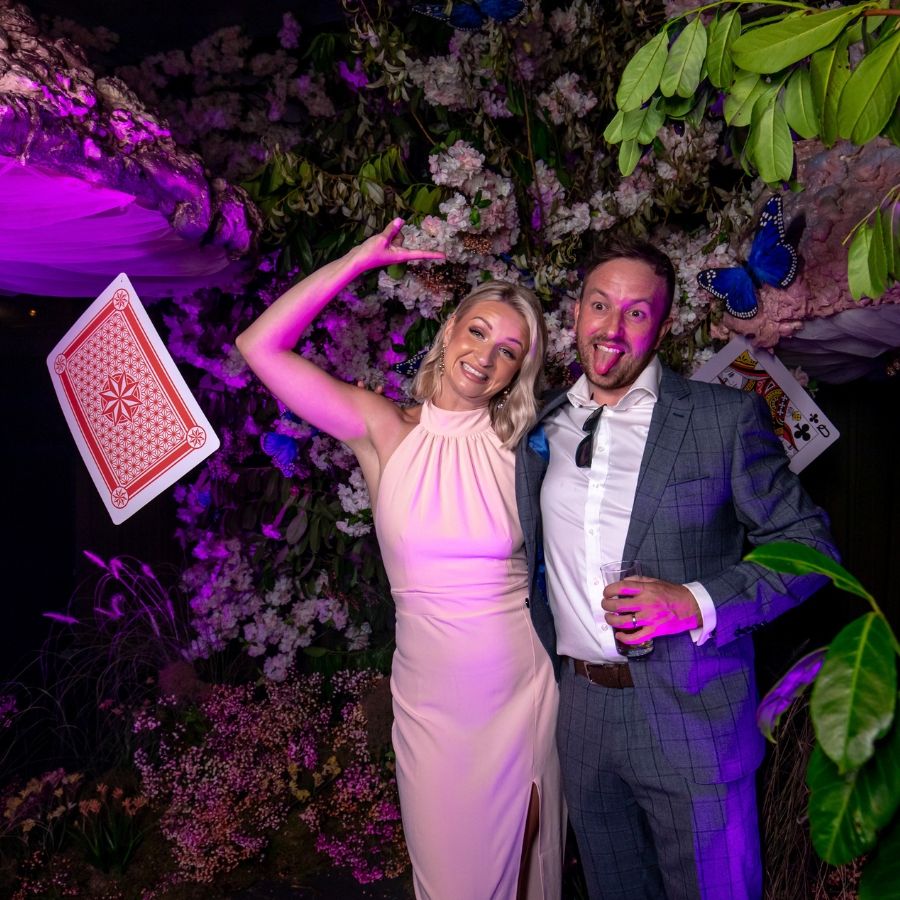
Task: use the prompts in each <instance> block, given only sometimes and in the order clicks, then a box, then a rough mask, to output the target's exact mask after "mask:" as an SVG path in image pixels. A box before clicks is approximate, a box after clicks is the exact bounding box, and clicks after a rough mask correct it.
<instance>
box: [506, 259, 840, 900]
mask: <svg viewBox="0 0 900 900" xmlns="http://www.w3.org/2000/svg"><path fill="white" fill-rule="evenodd" d="M674 287H675V273H674V270H673V268H672V264H671V262H670V261H669V259H668V257H666V256H665V255H664V254H662V253H660V252H659V251H658V250H656V249H655V248H653V247H652V246H651V245H649V244H644V243H632V244H628V245H619V246H616V247H612V248H610V249H609V250H608V251H607V252H606V253H605V254H604V255H603V256H601V257H600V258H599V261H598V262H597V263H596V264H595V265H594V266H593V268H591V269H590V270H589V271H588V273H587V276H586V278H585V281H584V285H583V290H582V294H581V298H580V301H579V303H578V304H577V305H576V308H575V315H576V326H575V327H576V340H577V346H578V351H579V357H580V360H581V363H582V366H583V369H584V375H583V376H582V377H581V379H579V381H578V382H576V383H575V385H573V387H572V388H571V389H570V390H569V391H561V392H559V393H558V394H557V395H556V396H555V397H553V398H552V399H551V400H550V401H549V403H548V404H547V405H546V407H545V409H544V410H543V412H542V415H541V419H540V421H539V423H538V425H537V426H536V428H535V429H534V430H533V431H532V433H531V435H530V436H529V438H528V439H527V440H526V441H523V442H522V445H521V446H520V448H519V452H518V458H517V497H518V503H519V512H520V516H521V519H522V526H523V530H524V533H525V543H526V550H527V552H528V559H529V575H530V578H531V590H530V597H531V599H530V607H531V614H532V618H533V620H534V624H535V627H536V629H537V631H538V634H539V635H540V637H541V640H542V642H543V644H544V646H545V647H546V649H547V651H548V653H549V654H550V656H551V658H552V659H553V661H554V664H555V665H556V666H557V671H558V672H559V673H560V717H559V726H558V738H559V748H560V758H561V762H562V766H563V780H564V787H565V794H566V801H567V804H568V807H569V815H570V818H571V822H572V826H573V828H574V831H575V835H576V837H577V839H578V846H579V850H580V855H581V859H582V864H583V868H584V872H585V876H586V878H587V882H588V887H589V892H590V896H591V898H592V900H596V898H603V900H610V898H621V900H639V898H644V897H647V898H662V897H667V898H669V900H675V898H704V900H727V898H741V900H744V898H748V900H749V898H759V897H760V895H761V880H762V876H761V864H760V852H759V836H758V825H757V813H756V792H755V776H754V773H755V771H756V769H757V767H758V766H759V764H760V761H761V759H762V756H763V739H762V737H761V735H760V733H759V731H758V729H757V727H756V724H755V719H754V714H755V708H756V703H757V699H758V698H757V692H756V685H755V680H754V671H753V642H752V639H751V636H750V634H751V632H752V631H753V630H755V629H756V628H759V627H760V626H762V625H764V624H765V623H766V622H768V621H771V620H772V619H773V618H775V617H776V616H778V615H780V614H781V613H783V612H785V611H786V610H788V609H790V608H791V607H793V606H795V605H797V604H799V603H801V602H802V601H803V600H804V599H805V598H806V597H807V596H809V594H811V593H812V592H813V591H814V590H816V589H817V588H818V587H819V586H820V585H821V584H822V583H824V579H823V578H820V577H818V576H803V577H796V576H780V575H777V574H775V573H772V572H770V571H768V570H765V569H763V568H761V567H760V566H757V565H753V564H750V563H746V562H742V557H743V555H744V554H745V551H746V545H747V544H750V545H757V544H762V543H767V542H770V541H781V540H789V541H798V542H801V543H804V544H808V545H810V546H813V547H816V548H817V549H819V550H822V551H824V552H826V553H829V554H831V555H834V553H835V551H834V548H833V546H832V541H831V537H830V534H829V530H828V521H827V518H826V516H825V514H824V513H823V512H822V510H821V509H819V508H818V507H817V506H815V505H814V504H813V503H812V501H811V500H810V499H809V497H808V496H807V495H806V493H805V492H804V490H803V488H802V487H801V485H800V483H799V481H798V480H797V478H796V476H795V475H793V474H792V473H791V472H790V470H789V469H788V460H787V457H786V455H785V453H784V450H783V448H782V446H781V444H780V442H779V440H778V439H777V438H776V436H775V434H774V433H773V430H772V425H771V419H770V416H769V411H768V408H767V406H766V404H765V403H764V402H763V401H762V400H761V399H760V398H758V397H756V396H755V395H750V394H746V393H742V392H740V391H736V390H734V389H733V388H728V387H724V386H722V385H710V384H705V383H699V382H692V381H688V380H686V379H684V378H682V377H680V376H678V375H676V374H675V373H673V372H671V371H670V370H668V369H667V368H665V367H664V366H663V365H662V364H661V363H660V362H659V360H658V359H657V356H656V350H657V348H658V347H659V344H660V342H661V340H662V339H663V337H664V336H665V335H666V333H667V332H668V330H669V328H670V325H671V318H670V310H671V305H672V297H673V293H674ZM598 410H599V411H598ZM619 559H633V560H638V561H639V562H640V564H641V566H642V571H643V575H642V576H640V577H637V578H636V579H629V580H627V581H622V582H617V583H615V584H610V585H607V586H605V587H604V585H603V582H602V579H601V574H600V571H599V570H600V566H601V565H603V564H604V563H607V562H610V561H613V560H619ZM635 627H636V629H637V630H636V631H633V628H635ZM629 632H630V633H629ZM614 638H619V639H620V640H621V641H622V642H624V643H630V644H638V643H641V642H643V641H646V640H648V639H651V638H652V639H653V640H654V645H655V646H654V649H653V652H652V653H650V654H649V655H647V656H644V657H642V658H638V659H631V660H630V661H628V660H626V659H625V658H624V657H623V656H622V655H620V653H619V652H618V651H617V650H616V645H615V640H614Z"/></svg>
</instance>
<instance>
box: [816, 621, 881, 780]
mask: <svg viewBox="0 0 900 900" xmlns="http://www.w3.org/2000/svg"><path fill="white" fill-rule="evenodd" d="M896 700H897V666H896V663H895V661H894V649H893V645H892V643H891V630H890V628H889V627H888V625H887V623H886V622H885V621H884V619H883V618H882V617H881V616H879V615H878V614H877V613H866V614H865V615H864V616H860V617H859V618H858V619H854V620H853V621H852V622H851V623H850V624H849V625H847V626H846V627H844V628H842V629H841V631H840V632H838V635H837V637H836V638H835V639H834V640H833V641H832V643H831V646H830V647H829V648H828V655H827V656H826V657H825V663H824V665H823V666H822V671H821V672H819V677H818V678H817V679H816V686H815V687H814V688H813V692H812V698H811V699H810V705H809V708H810V715H811V716H812V721H813V725H814V726H815V729H816V737H818V739H819V743H820V744H821V745H822V750H824V751H825V753H826V754H827V755H828V757H829V758H830V759H831V760H833V761H834V762H835V763H837V767H838V771H839V772H840V773H841V774H842V775H843V774H845V773H846V772H848V771H849V770H851V769H857V768H859V767H860V766H861V765H862V764H863V763H864V762H865V761H866V760H867V759H869V758H870V757H871V756H872V753H873V751H874V747H875V741H876V740H878V738H880V737H883V736H884V735H885V734H886V733H887V730H888V729H889V728H890V727H891V721H892V719H893V716H894V705H895V703H896Z"/></svg>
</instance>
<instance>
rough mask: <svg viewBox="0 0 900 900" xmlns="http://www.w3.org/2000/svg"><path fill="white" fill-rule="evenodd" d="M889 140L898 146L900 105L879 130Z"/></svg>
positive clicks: (899, 138) (899, 141)
mask: <svg viewBox="0 0 900 900" xmlns="http://www.w3.org/2000/svg"><path fill="white" fill-rule="evenodd" d="M881 133H882V134H883V135H884V136H885V137H886V138H887V139H888V140H889V141H891V142H892V143H894V144H896V145H897V146H900V106H898V107H897V109H896V111H895V112H894V114H893V115H892V116H891V117H890V119H889V120H888V123H887V125H885V126H884V129H883V130H882V132H881Z"/></svg>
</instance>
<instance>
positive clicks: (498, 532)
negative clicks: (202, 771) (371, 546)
mask: <svg viewBox="0 0 900 900" xmlns="http://www.w3.org/2000/svg"><path fill="white" fill-rule="evenodd" d="M402 226H403V221H402V220H401V219H396V220H394V221H393V222H392V223H391V224H390V225H389V226H388V227H387V228H385V230H384V231H383V232H381V233H380V234H377V235H374V236H373V237H371V238H369V239H368V240H366V241H364V242H363V243H362V244H360V245H359V246H357V247H355V248H353V249H352V250H350V251H349V252H348V253H347V254H346V255H345V256H344V257H342V258H341V259H339V260H336V261H334V262H332V263H329V264H328V265H326V266H324V267H323V268H322V269H320V270H319V271H317V272H315V273H313V274H312V275H310V276H309V277H307V278H305V279H304V280H303V281H301V282H300V283H298V284H297V285H295V286H294V287H292V288H290V289H289V290H288V291H287V292H286V293H285V294H284V295H283V296H282V297H280V298H279V299H278V300H277V301H276V302H275V303H273V304H272V306H271V307H269V309H267V310H266V311H265V312H264V313H263V314H262V315H261V316H260V317H259V318H258V319H257V320H256V321H255V322H254V323H253V324H252V325H251V326H250V327H249V328H248V329H247V330H246V331H245V332H244V333H243V334H242V335H240V337H239V338H238V341H237V345H238V348H239V349H240V351H241V353H242V354H243V355H244V357H245V359H246V360H247V362H248V364H249V365H250V367H251V368H252V369H253V370H254V372H256V374H257V375H258V376H259V378H260V379H261V380H262V381H263V382H264V383H265V384H266V385H267V386H268V387H269V388H270V389H271V390H272V392H273V393H274V394H276V396H278V397H279V398H280V399H281V400H282V402H284V403H285V404H286V405H287V406H288V407H289V408H290V409H291V410H292V411H293V412H295V413H296V414H297V415H299V416H302V417H303V418H304V419H305V420H306V421H308V422H310V423H312V424H313V425H315V426H316V427H317V428H320V429H321V430H323V431H325V432H327V433H329V434H331V435H333V436H334V437H335V438H337V439H338V440H340V441H343V442H344V443H345V444H347V446H349V447H350V448H351V449H352V450H353V452H354V453H355V454H356V457H357V459H358V460H359V464H360V468H361V469H362V472H363V475H364V476H365V479H366V482H367V484H368V487H369V495H370V497H371V499H372V507H373V511H374V515H375V527H376V532H377V535H378V540H379V544H380V547H381V551H382V555H383V558H384V564H385V568H386V570H387V574H388V578H389V580H390V583H391V589H392V594H393V597H394V601H395V603H396V610H397V633H396V651H395V653H394V658H393V664H392V672H391V691H392V696H393V706H394V728H393V742H394V750H395V752H396V757H397V782H398V785H399V790H400V805H401V811H402V816H403V827H404V833H405V836H406V841H407V846H408V847H409V852H410V857H411V859H412V864H413V878H414V883H415V890H416V896H417V897H418V898H420V900H462V898H465V900H488V898H494V900H516V898H529V900H538V898H556V897H558V896H559V893H560V881H561V874H560V872H561V857H562V834H563V832H562V826H563V810H562V800H561V794H560V786H559V763H558V760H557V754H556V747H555V736H554V734H555V727H556V715H557V688H556V684H555V681H554V678H553V672H552V669H551V665H550V661H549V658H548V657H547V654H546V652H544V650H543V648H542V647H541V646H540V644H539V642H538V640H537V638H536V636H535V633H534V631H533V628H532V625H531V622H530V618H529V612H528V609H527V607H526V595H527V580H528V579H527V570H526V563H525V555H524V549H523V539H522V532H521V529H520V526H519V522H518V516H517V513H516V500H515V487H514V458H513V448H514V447H515V445H516V444H517V443H518V441H519V440H520V439H521V438H522V436H523V435H524V434H525V433H526V432H527V430H528V429H529V428H530V426H531V424H532V423H533V421H534V419H535V415H536V400H535V389H536V385H537V382H538V379H539V375H540V371H541V364H542V359H543V350H544V340H545V329H544V320H543V316H542V313H541V310H540V306H539V304H538V302H537V299H536V298H535V297H534V295H533V294H532V293H531V292H530V291H527V290H525V289H523V288H521V287H518V286H516V285H512V284H506V283H502V282H488V283H486V284H483V285H480V286H479V287H478V288H476V289H475V290H474V291H473V292H472V293H471V294H470V295H469V296H468V297H466V298H465V299H464V300H463V301H462V302H461V303H460V305H459V307H458V308H457V309H456V311H455V312H454V313H453V314H452V315H451V316H450V317H449V318H448V319H447V321H446V322H445V323H444V325H443V326H442V327H441V329H440V331H439V332H438V335H437V337H436V338H435V341H434V344H433V346H432V347H431V349H430V351H429V352H428V354H427V355H426V357H425V359H424V360H423V363H422V366H421V368H420V370H419V374H418V376H417V377H416V380H415V382H414V385H413V395H414V397H415V399H417V400H418V401H420V403H419V404H418V405H415V406H412V407H406V408H404V407H400V406H398V405H396V404H394V403H393V402H391V401H390V400H388V399H386V398H385V397H382V396H380V395H378V394H375V393H372V392H369V391H361V390H359V389H358V388H356V387H354V386H351V385H347V384H344V383H342V382H340V381H338V380H336V379H334V378H332V377H331V376H330V375H328V374H326V373H325V372H323V371H322V370H321V369H319V368H318V367H317V366H316V365H314V364H313V363H311V362H310V361H308V360H305V359H303V358H302V357H300V356H299V355H297V354H296V353H295V351H294V348H295V347H296V345H297V343H298V341H299V339H300V336H301V335H302V334H303V332H304V331H305V330H306V328H307V327H308V326H309V325H310V323H311V322H312V321H313V319H314V318H315V316H316V315H317V314H318V313H319V312H320V311H321V310H322V309H323V308H324V307H325V305H326V304H327V303H328V302H329V301H330V300H331V299H332V298H333V297H335V296H336V295H337V294H338V292H339V291H341V290H342V289H343V288H344V287H346V286H347V285H348V284H349V283H350V282H351V281H352V280H353V279H354V278H356V277H358V276H359V275H361V274H363V273H364V272H367V271H369V270H371V269H375V268H378V267H381V266H387V265H392V264H394V263H408V262H414V261H416V260H423V259H442V258H443V257H442V255H441V254H439V253H434V252H429V251H423V250H410V249H406V248H404V247H403V246H402V242H401V240H400V232H401V229H402Z"/></svg>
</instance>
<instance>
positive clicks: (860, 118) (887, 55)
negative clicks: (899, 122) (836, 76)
mask: <svg viewBox="0 0 900 900" xmlns="http://www.w3.org/2000/svg"><path fill="white" fill-rule="evenodd" d="M898 97H900V30H898V31H897V32H896V33H895V34H893V35H892V36H891V37H890V38H888V39H887V40H885V41H882V43H880V44H879V45H878V46H877V47H876V48H875V49H874V50H873V51H872V52H871V53H870V54H869V55H868V56H866V57H865V58H864V59H863V60H862V62H861V63H860V64H859V65H858V66H857V67H856V69H855V70H854V71H853V74H852V75H851V76H850V78H849V79H848V81H847V83H846V84H845V85H844V89H843V91H841V96H840V99H839V101H838V108H837V126H838V134H840V136H841V137H845V138H849V139H850V140H851V141H853V143H854V144H865V143H866V142H867V141H870V140H871V139H872V138H873V137H875V135H876V134H878V133H879V132H880V131H881V129H882V128H884V126H885V125H887V123H888V119H890V117H891V116H892V115H893V113H894V110H895V109H896V108H897V98H898Z"/></svg>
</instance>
